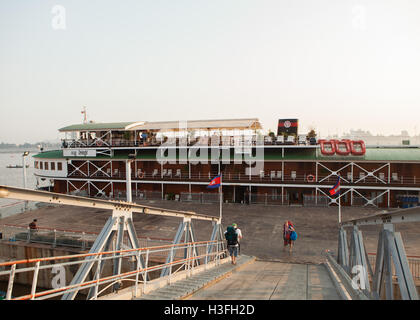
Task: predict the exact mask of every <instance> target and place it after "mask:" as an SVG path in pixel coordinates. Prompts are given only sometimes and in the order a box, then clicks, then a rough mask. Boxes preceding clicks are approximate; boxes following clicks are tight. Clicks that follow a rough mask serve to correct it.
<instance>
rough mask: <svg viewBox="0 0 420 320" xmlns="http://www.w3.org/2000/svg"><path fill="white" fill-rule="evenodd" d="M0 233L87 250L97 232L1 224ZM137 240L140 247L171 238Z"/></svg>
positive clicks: (8, 237) (5, 237)
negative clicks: (34, 228)
mask: <svg viewBox="0 0 420 320" xmlns="http://www.w3.org/2000/svg"><path fill="white" fill-rule="evenodd" d="M0 234H1V239H0V240H1V241H8V242H16V241H23V242H27V243H39V244H45V245H51V246H52V247H53V248H55V247H69V248H78V249H81V250H87V249H90V248H91V247H92V244H93V242H94V241H95V239H96V238H97V236H98V234H99V233H97V232H82V231H77V230H66V229H58V228H45V227H38V228H37V229H36V230H33V229H30V228H29V227H25V226H21V225H14V224H1V225H0ZM137 240H138V242H139V244H140V246H141V247H149V246H156V245H162V244H169V243H171V242H172V240H171V239H163V238H154V237H137Z"/></svg>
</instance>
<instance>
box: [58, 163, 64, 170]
mask: <svg viewBox="0 0 420 320" xmlns="http://www.w3.org/2000/svg"><path fill="white" fill-rule="evenodd" d="M57 170H59V171H61V170H63V164H62V163H61V162H57Z"/></svg>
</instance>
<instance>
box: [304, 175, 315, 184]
mask: <svg viewBox="0 0 420 320" xmlns="http://www.w3.org/2000/svg"><path fill="white" fill-rule="evenodd" d="M306 181H308V182H315V177H314V175H313V174H308V176H307V177H306Z"/></svg>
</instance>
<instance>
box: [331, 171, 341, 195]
mask: <svg viewBox="0 0 420 320" xmlns="http://www.w3.org/2000/svg"><path fill="white" fill-rule="evenodd" d="M329 192H330V195H331V196H335V195H336V194H339V193H340V176H338V178H337V182H336V183H335V185H334V186H333V187H332V188H331V189H330V191H329Z"/></svg>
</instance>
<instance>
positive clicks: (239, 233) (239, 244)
mask: <svg viewBox="0 0 420 320" xmlns="http://www.w3.org/2000/svg"><path fill="white" fill-rule="evenodd" d="M232 227H233V228H234V229H235V230H236V233H237V234H238V255H241V239H242V231H241V229H239V228H238V225H237V224H236V223H232Z"/></svg>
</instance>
